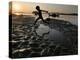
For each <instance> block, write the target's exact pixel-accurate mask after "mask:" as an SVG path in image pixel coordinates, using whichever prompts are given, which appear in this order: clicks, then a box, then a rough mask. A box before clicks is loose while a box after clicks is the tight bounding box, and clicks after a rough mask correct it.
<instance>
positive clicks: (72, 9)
mask: <svg viewBox="0 0 80 60" xmlns="http://www.w3.org/2000/svg"><path fill="white" fill-rule="evenodd" d="M37 5H38V6H40V8H41V9H42V10H46V11H49V12H59V13H77V12H78V11H77V10H78V6H76V5H63V4H62V5H61V4H45V3H32V2H12V12H13V13H14V12H24V13H27V14H31V13H32V12H33V11H35V10H36V9H35V7H36V6H37ZM9 6H11V5H10V4H9ZM10 9H11V7H10Z"/></svg>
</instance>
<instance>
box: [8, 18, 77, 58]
mask: <svg viewBox="0 0 80 60" xmlns="http://www.w3.org/2000/svg"><path fill="white" fill-rule="evenodd" d="M48 22H49V24H46V23H42V22H39V24H36V25H35V26H34V25H33V24H32V23H30V24H24V23H23V24H13V25H12V41H9V42H10V43H12V58H25V57H42V56H59V55H74V54H77V53H78V46H77V44H78V38H77V35H78V34H77V33H78V31H77V26H75V25H72V24H71V23H69V22H67V21H62V20H61V21H60V20H55V19H51V20H49V21H48Z"/></svg>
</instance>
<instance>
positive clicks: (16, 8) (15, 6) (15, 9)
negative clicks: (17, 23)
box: [13, 3, 21, 12]
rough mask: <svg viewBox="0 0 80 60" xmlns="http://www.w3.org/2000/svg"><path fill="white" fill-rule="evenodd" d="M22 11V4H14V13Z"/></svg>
mask: <svg viewBox="0 0 80 60" xmlns="http://www.w3.org/2000/svg"><path fill="white" fill-rule="evenodd" d="M20 9H21V6H20V4H16V3H15V4H13V10H14V11H16V12H19V11H20Z"/></svg>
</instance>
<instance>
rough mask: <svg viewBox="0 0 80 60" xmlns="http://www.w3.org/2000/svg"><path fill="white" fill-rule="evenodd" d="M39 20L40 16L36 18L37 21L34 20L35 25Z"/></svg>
mask: <svg viewBox="0 0 80 60" xmlns="http://www.w3.org/2000/svg"><path fill="white" fill-rule="evenodd" d="M38 20H39V17H38V18H37V19H36V21H35V22H34V25H35V24H36V22H37V21H38Z"/></svg>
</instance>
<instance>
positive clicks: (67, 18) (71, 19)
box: [43, 14, 78, 26]
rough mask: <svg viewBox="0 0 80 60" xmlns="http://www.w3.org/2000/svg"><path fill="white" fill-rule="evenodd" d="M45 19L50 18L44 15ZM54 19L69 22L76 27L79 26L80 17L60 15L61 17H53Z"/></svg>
mask: <svg viewBox="0 0 80 60" xmlns="http://www.w3.org/2000/svg"><path fill="white" fill-rule="evenodd" d="M43 17H44V19H46V18H47V17H48V15H47V14H44V15H43ZM51 18H54V19H60V20H65V21H69V22H71V23H72V24H74V25H77V26H78V16H73V15H60V17H51Z"/></svg>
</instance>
